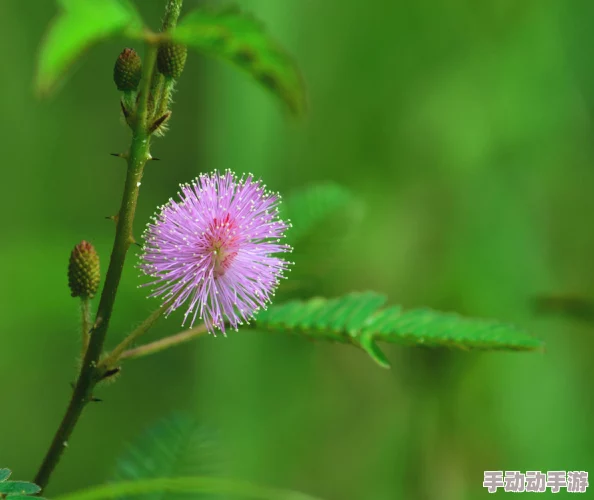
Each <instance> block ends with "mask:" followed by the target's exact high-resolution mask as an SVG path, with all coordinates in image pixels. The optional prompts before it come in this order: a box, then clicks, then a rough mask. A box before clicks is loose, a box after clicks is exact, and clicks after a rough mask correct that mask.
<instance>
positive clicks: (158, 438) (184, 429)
mask: <svg viewBox="0 0 594 500" xmlns="http://www.w3.org/2000/svg"><path fill="white" fill-rule="evenodd" d="M219 465H220V458H219V456H218V450H217V446H216V442H215V440H214V439H213V437H212V436H211V435H210V433H209V432H208V431H207V430H206V429H204V427H203V426H201V425H199V424H198V423H197V422H196V421H195V420H194V419H192V418H190V417H187V416H184V415H176V416H174V417H170V418H167V419H164V420H162V421H161V422H159V423H158V424H157V425H155V426H154V427H152V428H150V429H149V430H148V431H147V432H145V433H143V434H142V435H141V436H140V437H139V439H138V440H137V441H136V442H135V443H133V444H132V445H131V446H130V447H129V448H128V450H127V451H126V453H124V454H123V455H122V456H121V457H120V459H119V460H118V461H117V463H116V469H115V472H114V475H113V478H114V480H115V481H126V480H140V479H155V478H160V477H171V476H173V475H182V476H202V475H214V474H215V473H216V472H217V471H216V469H217V467H218V466H219ZM165 493H166V492H165V491H156V492H153V493H150V494H145V495H143V499H145V500H161V499H163V498H165ZM124 498H127V497H124ZM175 498H179V496H175V495H172V494H171V493H168V494H167V499H168V500H169V499H175ZM184 498H187V497H184ZM199 498H201V499H204V498H206V497H205V496H202V495H201V496H200V497H199Z"/></svg>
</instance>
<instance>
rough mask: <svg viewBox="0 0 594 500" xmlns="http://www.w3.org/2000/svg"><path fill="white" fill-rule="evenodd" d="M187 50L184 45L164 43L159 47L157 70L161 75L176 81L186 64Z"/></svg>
mask: <svg viewBox="0 0 594 500" xmlns="http://www.w3.org/2000/svg"><path fill="white" fill-rule="evenodd" d="M187 57H188V48H187V47H186V46H185V45H179V44H174V43H166V44H163V45H161V46H160V47H159V52H158V54H157V68H158V69H159V72H161V73H162V74H163V75H165V76H167V77H169V78H174V79H176V80H177V79H178V78H179V77H180V76H181V74H182V72H183V70H184V66H185V64H186V58H187Z"/></svg>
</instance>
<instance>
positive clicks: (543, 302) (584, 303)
mask: <svg viewBox="0 0 594 500" xmlns="http://www.w3.org/2000/svg"><path fill="white" fill-rule="evenodd" d="M533 306H534V310H535V312H537V313H541V314H557V315H560V316H566V317H568V318H573V319H578V320H582V321H594V301H592V300H590V299H587V298H584V297H576V296H568V295H541V296H538V297H534V299H533Z"/></svg>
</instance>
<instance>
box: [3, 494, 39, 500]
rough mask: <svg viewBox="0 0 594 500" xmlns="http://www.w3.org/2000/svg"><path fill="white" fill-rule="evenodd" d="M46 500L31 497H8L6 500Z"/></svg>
mask: <svg viewBox="0 0 594 500" xmlns="http://www.w3.org/2000/svg"><path fill="white" fill-rule="evenodd" d="M33 499H34V500H46V499H45V498H43V497H38V496H35V497H33V498H31V497H30V496H29V495H8V496H7V497H6V500H33Z"/></svg>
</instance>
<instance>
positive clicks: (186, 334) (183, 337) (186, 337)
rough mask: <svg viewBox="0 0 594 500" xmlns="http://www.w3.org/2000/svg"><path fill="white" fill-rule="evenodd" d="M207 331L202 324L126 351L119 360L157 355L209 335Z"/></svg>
mask: <svg viewBox="0 0 594 500" xmlns="http://www.w3.org/2000/svg"><path fill="white" fill-rule="evenodd" d="M207 331H208V330H207V329H206V325H204V324H202V325H199V326H196V327H194V328H190V329H189V330H184V331H183V332H179V333H176V334H175V335H171V336H170V337H165V338H162V339H160V340H155V341H154V342H151V343H149V344H145V345H141V346H139V347H135V348H134V349H129V350H127V351H124V352H123V353H122V354H121V355H120V357H119V359H134V358H142V357H144V356H148V355H149V354H155V353H156V352H161V351H164V350H165V349H168V348H170V347H174V346H176V345H179V344H183V343H185V342H189V341H190V340H193V339H195V338H196V337H198V336H200V335H203V334H205V333H207Z"/></svg>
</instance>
